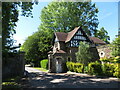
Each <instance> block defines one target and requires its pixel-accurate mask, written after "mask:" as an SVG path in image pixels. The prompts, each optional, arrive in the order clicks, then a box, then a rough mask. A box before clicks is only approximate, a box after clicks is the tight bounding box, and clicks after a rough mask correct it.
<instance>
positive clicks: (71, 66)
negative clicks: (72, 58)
mask: <svg viewBox="0 0 120 90" xmlns="http://www.w3.org/2000/svg"><path fill="white" fill-rule="evenodd" d="M66 65H67V68H68V70H69V71H72V72H78V73H81V72H83V67H84V66H83V64H81V63H74V62H67V63H66Z"/></svg>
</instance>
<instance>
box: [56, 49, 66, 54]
mask: <svg viewBox="0 0 120 90" xmlns="http://www.w3.org/2000/svg"><path fill="white" fill-rule="evenodd" d="M55 53H66V52H65V51H63V50H56V52H55Z"/></svg>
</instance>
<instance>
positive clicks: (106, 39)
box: [95, 27, 110, 44]
mask: <svg viewBox="0 0 120 90" xmlns="http://www.w3.org/2000/svg"><path fill="white" fill-rule="evenodd" d="M95 37H98V38H99V39H101V40H103V41H104V42H106V43H107V44H109V43H110V42H109V40H110V37H109V36H108V32H107V31H106V30H105V29H104V27H102V28H101V29H100V30H97V32H96V34H95Z"/></svg>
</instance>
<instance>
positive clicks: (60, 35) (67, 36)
mask: <svg viewBox="0 0 120 90" xmlns="http://www.w3.org/2000/svg"><path fill="white" fill-rule="evenodd" d="M79 28H80V27H76V28H75V29H74V30H72V31H71V32H68V33H64V32H55V35H56V36H57V38H58V40H59V41H64V42H69V41H70V40H71V38H72V37H73V36H74V35H75V33H76V32H77V31H78V30H79ZM88 38H89V39H90V40H92V41H93V42H94V43H96V44H103V45H104V44H106V43H105V42H104V41H102V40H100V39H99V38H97V37H90V36H89V37H88Z"/></svg>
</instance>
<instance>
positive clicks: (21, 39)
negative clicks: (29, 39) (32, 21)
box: [13, 35, 25, 45]
mask: <svg viewBox="0 0 120 90" xmlns="http://www.w3.org/2000/svg"><path fill="white" fill-rule="evenodd" d="M13 38H14V40H17V42H16V43H15V45H19V43H20V44H21V45H22V44H23V43H24V41H25V39H24V38H22V37H20V36H17V35H14V36H13Z"/></svg>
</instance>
